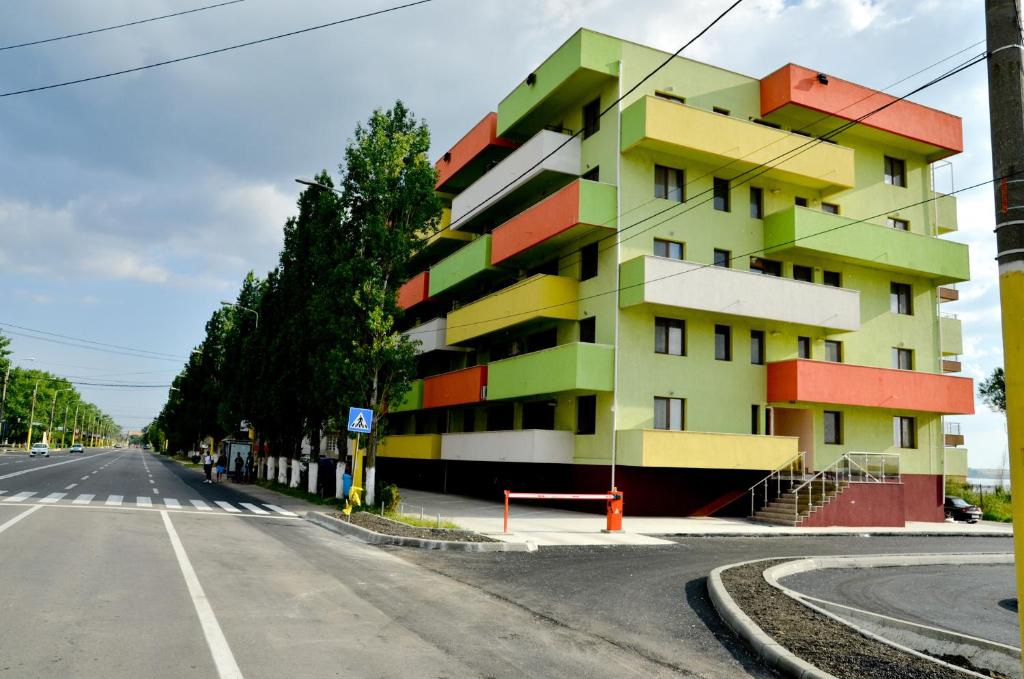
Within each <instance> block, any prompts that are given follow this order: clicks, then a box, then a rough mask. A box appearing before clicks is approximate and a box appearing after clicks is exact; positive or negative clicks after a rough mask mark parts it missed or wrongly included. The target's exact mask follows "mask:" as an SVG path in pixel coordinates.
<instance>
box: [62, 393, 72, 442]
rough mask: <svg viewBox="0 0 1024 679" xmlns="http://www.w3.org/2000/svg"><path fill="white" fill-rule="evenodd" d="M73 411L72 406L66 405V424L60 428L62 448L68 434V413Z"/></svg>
mask: <svg viewBox="0 0 1024 679" xmlns="http://www.w3.org/2000/svg"><path fill="white" fill-rule="evenodd" d="M69 410H71V404H70V403H65V404H64V424H62V425H61V427H60V447H61V448H63V447H64V435H65V434H67V433H68V411H69Z"/></svg>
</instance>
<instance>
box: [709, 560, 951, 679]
mask: <svg viewBox="0 0 1024 679" xmlns="http://www.w3.org/2000/svg"><path fill="white" fill-rule="evenodd" d="M769 565H771V562H764V561H762V562H758V563H754V564H748V565H746V566H740V567H738V568H731V569H729V570H727V571H725V572H723V573H722V584H724V585H725V588H726V589H727V590H728V592H729V595H730V596H731V597H732V598H733V599H734V600H735V601H736V604H737V605H738V606H739V607H740V609H741V610H742V611H743V612H744V613H746V614H747V615H748V616H750V618H751V619H752V620H753V621H754V622H755V623H757V625H759V626H760V627H761V629H763V630H764V631H765V633H766V634H767V635H768V636H770V637H772V638H773V639H774V640H775V641H776V642H777V643H779V644H780V645H782V646H783V647H785V648H786V649H788V650H789V651H790V652H791V653H793V654H794V655H796V656H797V657H799V658H802V659H803V660H806V661H807V662H809V663H811V664H812V665H814V666H815V667H818V668H820V669H822V670H824V671H825V672H828V673H829V674H832V675H834V676H836V677H838V679H862V678H863V677H886V679H946V678H950V679H954V678H955V679H961V678H962V677H963V676H964V675H962V674H960V673H958V672H954V671H953V670H950V669H947V668H945V667H942V666H939V665H935V664H933V663H930V662H928V661H927V660H923V659H921V658H917V657H915V656H912V655H910V654H908V653H903V652H901V651H898V650H896V649H895V648H892V647H890V646H887V645H885V644H883V643H880V642H877V641H873V640H871V639H868V638H867V637H865V636H862V635H860V634H858V633H857V632H856V631H854V630H852V629H850V628H849V627H847V626H846V625H843V624H841V623H838V622H836V621H835V620H832V619H830V618H827V617H825V616H823V615H821V614H819V613H817V612H815V611H812V610H810V609H809V608H807V607H805V606H803V605H801V604H799V603H797V602H796V601H793V600H792V599H791V598H789V597H788V596H786V595H785V594H783V593H782V592H780V591H779V590H777V589H775V588H774V587H772V586H771V585H769V584H768V583H767V582H765V579H764V577H763V575H762V573H763V571H764V569H765V568H767V567H768V566H769Z"/></svg>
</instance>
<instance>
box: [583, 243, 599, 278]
mask: <svg viewBox="0 0 1024 679" xmlns="http://www.w3.org/2000/svg"><path fill="white" fill-rule="evenodd" d="M596 275H597V243H591V244H590V245H584V246H583V247H582V248H580V280H581V281H586V280H590V279H591V278H593V277H594V276H596Z"/></svg>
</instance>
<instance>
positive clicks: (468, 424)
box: [462, 408, 476, 431]
mask: <svg viewBox="0 0 1024 679" xmlns="http://www.w3.org/2000/svg"><path fill="white" fill-rule="evenodd" d="M462 431H476V410H474V409H473V408H466V409H465V410H463V411H462Z"/></svg>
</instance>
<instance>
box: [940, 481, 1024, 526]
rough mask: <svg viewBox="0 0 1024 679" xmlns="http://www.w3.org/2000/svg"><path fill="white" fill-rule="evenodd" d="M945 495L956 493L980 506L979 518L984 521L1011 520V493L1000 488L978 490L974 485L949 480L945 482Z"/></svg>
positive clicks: (1005, 521)
mask: <svg viewBox="0 0 1024 679" xmlns="http://www.w3.org/2000/svg"><path fill="white" fill-rule="evenodd" d="M946 495H956V496H958V497H962V498H963V499H965V500H967V501H968V502H970V503H971V504H972V505H977V506H979V507H981V511H982V516H981V518H982V519H984V520H985V521H1002V522H1004V523H1011V522H1012V521H1013V510H1012V509H1011V507H1010V499H1011V495H1010V493H1009V492H1007V491H1006V490H1004V489H1002V488H995V489H993V490H991V491H986V492H979V490H978V489H977V487H976V486H971V485H968V484H966V483H958V482H955V481H949V482H947V483H946Z"/></svg>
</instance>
